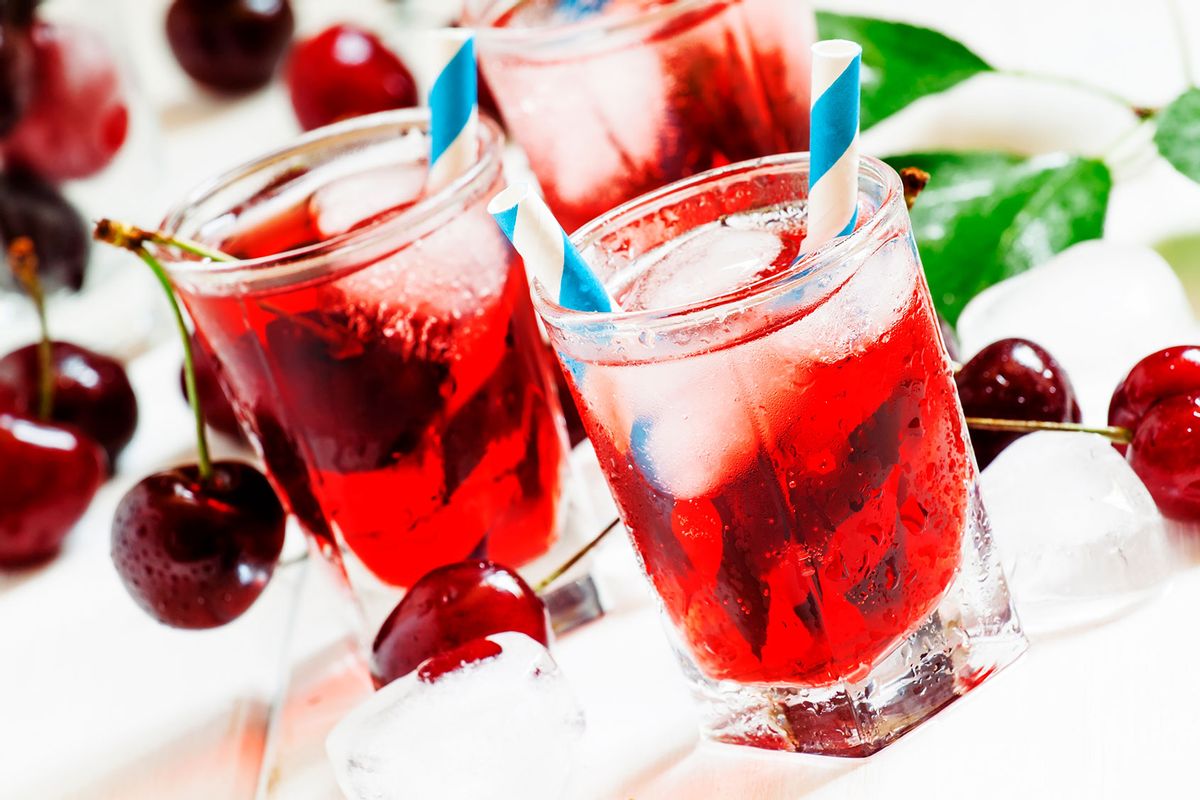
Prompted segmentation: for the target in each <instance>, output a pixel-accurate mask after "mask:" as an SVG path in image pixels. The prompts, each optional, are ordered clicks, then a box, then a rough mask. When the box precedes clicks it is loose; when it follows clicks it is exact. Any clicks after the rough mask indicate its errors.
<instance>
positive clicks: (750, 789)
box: [618, 741, 865, 800]
mask: <svg viewBox="0 0 1200 800" xmlns="http://www.w3.org/2000/svg"><path fill="white" fill-rule="evenodd" d="M672 762H673V763H672ZM863 763H865V761H864V760H863V759H840V758H826V757H820V756H808V755H800V754H797V753H781V752H772V751H769V750H756V749H754V748H752V747H735V746H732V745H726V744H717V743H715V742H708V741H701V742H699V743H698V744H697V745H696V747H695V748H693V749H692V750H690V751H686V752H683V753H680V754H678V755H677V756H676V757H674V758H673V759H671V760H667V761H666V762H665V763H659V764H656V765H655V766H654V768H653V769H652V770H647V772H646V774H643V775H642V776H639V777H638V778H636V779H634V780H632V781H630V782H629V783H628V784H626V786H624V787H622V789H621V792H620V793H619V795H618V796H620V797H636V798H637V800H656V799H657V798H663V800H666V798H672V800H673V799H674V798H680V797H703V798H705V800H721V798H729V800H735V799H736V800H743V799H744V798H751V797H752V798H755V800H774V798H780V800H783V799H784V798H786V799H787V800H795V798H799V797H803V796H804V795H806V794H808V793H809V792H813V791H815V790H817V789H818V788H820V787H822V786H824V785H825V784H827V783H829V782H830V781H833V780H836V779H837V778H840V777H842V776H843V775H846V774H848V773H850V772H853V771H854V770H855V769H858V767H860V766H861V765H862V764H863Z"/></svg>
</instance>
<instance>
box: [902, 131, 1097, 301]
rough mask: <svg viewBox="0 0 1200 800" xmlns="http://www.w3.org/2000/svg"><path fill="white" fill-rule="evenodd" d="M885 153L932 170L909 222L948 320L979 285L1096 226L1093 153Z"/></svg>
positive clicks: (1089, 235)
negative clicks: (1079, 155) (1086, 155)
mask: <svg viewBox="0 0 1200 800" xmlns="http://www.w3.org/2000/svg"><path fill="white" fill-rule="evenodd" d="M887 161H888V163H889V164H891V165H892V166H893V167H895V168H896V169H901V168H902V167H919V168H920V169H923V170H925V171H926V172H928V173H929V174H930V176H931V178H930V181H929V185H928V187H927V188H926V189H925V191H923V192H922V193H921V195H920V197H919V198H917V202H916V205H915V206H914V207H913V209H912V212H911V214H912V221H913V232H914V234H915V235H916V239H917V243H918V246H919V249H920V251H921V261H922V263H923V264H924V266H925V275H926V277H927V278H928V280H929V288H930V291H931V292H932V294H933V300H934V304H935V305H936V306H937V308H938V311H940V312H941V313H942V315H943V316H944V317H946V319H948V320H949V321H950V322H951V323H954V322H956V321H957V320H958V315H959V314H960V313H961V312H962V310H963V307H964V306H965V305H966V304H967V301H969V300H970V299H971V298H972V297H974V296H975V295H976V294H978V293H979V292H981V291H983V290H984V289H986V288H987V287H989V286H991V285H992V284H994V283H998V282H999V281H1002V280H1004V279H1005V278H1010V277H1012V276H1013V275H1017V274H1019V273H1021V272H1024V271H1025V270H1027V269H1029V268H1030V267H1033V266H1036V265H1038V264H1040V263H1042V262H1044V261H1046V260H1048V259H1049V258H1050V257H1051V256H1053V255H1054V254H1055V253H1058V252H1059V251H1061V250H1064V249H1066V248H1067V247H1069V246H1071V245H1072V244H1075V243H1076V242H1081V241H1085V240H1087V239H1096V238H1099V237H1100V236H1101V234H1102V233H1103V231H1104V216H1105V212H1106V210H1107V208H1108V195H1109V191H1110V190H1111V189H1112V176H1111V175H1110V174H1109V172H1108V168H1107V167H1106V166H1105V165H1104V163H1103V162H1101V161H1097V160H1095V159H1090V158H1077V157H1073V156H1068V155H1064V154H1052V155H1045V156H1035V157H1033V158H1025V157H1023V156H1016V155H1011V154H1008V153H995V152H969V153H950V152H942V153H917V154H911V155H902V156H894V157H892V158H888V159H887Z"/></svg>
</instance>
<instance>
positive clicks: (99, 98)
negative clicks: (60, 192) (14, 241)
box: [0, 22, 129, 183]
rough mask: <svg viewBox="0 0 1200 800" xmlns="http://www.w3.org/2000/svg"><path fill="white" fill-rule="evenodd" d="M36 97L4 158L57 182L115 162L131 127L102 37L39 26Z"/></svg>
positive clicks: (35, 50) (3, 146) (3, 149)
mask: <svg viewBox="0 0 1200 800" xmlns="http://www.w3.org/2000/svg"><path fill="white" fill-rule="evenodd" d="M32 37H33V95H32V99H31V100H30V102H29V107H28V108H27V109H26V110H25V113H24V115H22V117H21V120H20V122H18V123H17V125H16V127H15V128H13V129H12V131H10V132H9V134H8V137H7V138H6V139H5V140H4V142H3V143H2V144H0V152H3V155H4V161H5V163H6V164H7V165H9V166H10V167H12V166H21V167H24V168H26V169H28V170H29V171H31V172H33V173H35V174H37V175H40V176H41V177H42V178H44V179H45V180H47V181H50V182H51V183H58V182H61V181H65V180H69V179H72V178H85V177H87V176H89V175H92V174H94V173H96V172H99V171H100V170H101V169H103V168H104V167H105V166H107V165H108V163H109V162H110V161H112V159H113V157H114V156H115V155H116V154H117V151H118V150H120V149H121V145H123V144H124V143H125V137H126V134H127V133H128V132H129V108H128V106H127V105H126V102H125V97H124V90H123V88H122V86H121V79H120V75H119V74H118V73H117V67H116V64H115V62H114V61H113V57H112V53H111V52H109V49H108V46H107V45H106V44H105V42H104V40H103V39H101V38H100V37H99V36H98V35H97V34H95V33H93V32H92V31H90V30H88V29H86V28H81V27H78V26H74V25H57V24H56V25H50V24H47V23H44V22H38V23H35V24H34V26H33V28H32Z"/></svg>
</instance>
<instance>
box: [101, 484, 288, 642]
mask: <svg viewBox="0 0 1200 800" xmlns="http://www.w3.org/2000/svg"><path fill="white" fill-rule="evenodd" d="M212 466H213V474H212V476H211V478H210V479H209V480H207V481H202V480H201V479H200V471H199V468H198V467H196V466H194V465H189V466H186V467H179V468H177V469H172V470H167V471H165V472H158V473H155V474H154V475H151V476H149V477H147V478H145V479H144V480H142V481H141V482H140V483H138V484H137V485H136V486H134V487H133V488H132V489H130V490H129V492H128V493H127V494H126V495H125V497H124V498H122V500H121V503H120V505H119V506H118V507H117V513H116V516H115V517H114V518H113V526H112V560H113V564H114V565H115V566H116V568H117V573H118V574H119V575H120V576H121V581H122V582H123V583H124V584H125V588H126V589H127V590H128V591H129V594H130V595H131V596H132V597H133V599H134V600H135V601H136V602H137V604H138V605H139V606H141V607H142V609H143V610H145V611H146V612H147V613H148V614H150V616H152V617H154V618H155V619H157V620H158V621H159V622H162V623H164V624H166V625H171V626H174V627H176V628H213V627H216V626H218V625H224V624H225V623H227V622H230V621H231V620H234V619H236V618H237V617H238V616H240V615H241V614H242V613H243V612H244V611H245V610H246V609H247V608H249V607H250V605H251V604H252V603H253V602H254V601H255V600H256V599H257V598H258V596H259V595H260V594H261V593H262V590H263V588H264V587H265V586H266V585H267V581H268V580H270V578H271V573H272V572H273V571H274V569H275V564H276V562H278V560H279V552H280V550H281V549H282V548H283V537H284V520H285V516H284V513H283V506H281V505H280V503H279V498H278V497H277V496H276V495H275V492H274V490H273V489H272V488H271V485H270V484H269V483H267V479H266V478H265V477H264V476H263V474H262V473H261V472H259V471H258V470H256V469H255V468H254V467H252V466H250V465H249V464H241V463H237V462H231V461H218V462H214V463H213V465H212Z"/></svg>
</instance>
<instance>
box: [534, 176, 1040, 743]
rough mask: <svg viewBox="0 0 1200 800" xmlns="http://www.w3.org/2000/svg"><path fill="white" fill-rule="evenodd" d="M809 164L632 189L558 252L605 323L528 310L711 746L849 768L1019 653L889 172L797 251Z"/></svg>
mask: <svg viewBox="0 0 1200 800" xmlns="http://www.w3.org/2000/svg"><path fill="white" fill-rule="evenodd" d="M808 170H809V160H808V155H807V154H791V155H784V156H774V157H769V158H764V159H760V160H756V161H750V162H746V163H741V164H734V165H729V166H726V167H723V168H721V169H717V170H713V171H711V172H708V173H705V174H702V175H698V176H695V177H693V178H690V179H688V180H685V181H682V182H679V183H676V184H674V185H671V186H668V187H665V188H663V189H661V190H659V191H656V192H654V193H651V194H648V195H646V196H644V197H641V198H638V199H636V200H634V201H632V202H630V203H628V204H626V205H624V206H622V207H620V208H617V209H616V210H614V211H612V212H611V213H609V214H607V215H606V216H604V217H602V218H600V219H598V220H596V221H594V222H592V223H590V224H589V225H587V226H585V227H584V228H583V229H582V230H580V231H579V232H578V233H576V235H575V236H574V237H572V241H573V242H574V243H575V244H576V245H577V246H578V247H579V249H580V251H581V252H582V255H583V257H584V259H585V261H586V262H587V263H588V264H590V265H591V266H592V268H593V269H595V270H596V272H597V274H598V275H600V276H601V277H602V279H603V280H604V281H605V284H606V286H607V288H608V289H609V291H610V292H611V294H612V295H613V297H614V298H616V299H617V301H618V304H619V306H620V308H621V310H620V311H617V312H613V313H605V314H596V313H584V312H578V311H572V310H569V309H566V308H564V307H561V306H559V305H558V304H556V303H555V302H554V300H553V299H552V298H551V297H549V296H548V295H547V294H545V292H544V291H543V290H542V288H541V287H540V286H539V287H535V298H534V303H535V307H536V308H537V310H538V311H539V313H540V315H541V318H542V320H543V321H544V322H545V324H546V327H547V329H548V331H549V334H550V337H551V341H552V343H553V344H554V346H555V348H556V350H557V352H558V354H559V357H560V359H561V361H562V362H563V364H564V366H565V367H566V369H567V373H568V374H569V375H570V377H571V383H572V387H571V388H572V391H573V392H574V394H575V396H576V399H577V401H578V403H579V407H580V409H581V411H582V415H583V419H584V423H585V425H586V427H587V429H588V433H589V435H590V436H591V440H592V443H593V444H594V445H595V448H596V452H597V455H598V456H599V460H600V464H601V465H602V467H603V468H604V471H605V474H606V478H607V480H608V484H609V487H610V489H611V490H612V493H613V495H614V497H615V499H616V501H617V504H618V506H619V508H620V513H621V516H622V519H623V520H624V522H625V524H626V526H627V527H628V529H629V531H630V535H631V537H632V539H633V543H634V546H635V548H636V550H637V552H638V554H639V556H640V558H641V561H642V566H643V568H644V570H645V573H646V575H647V576H648V577H649V579H650V581H651V582H652V583H653V585H654V588H655V590H656V591H657V594H658V597H659V598H660V600H661V603H662V607H663V610H664V611H665V614H666V618H667V620H668V621H669V629H670V632H671V635H672V637H673V639H674V641H675V645H676V648H677V651H678V654H679V657H680V660H681V662H682V663H683V665H684V669H685V671H686V673H687V675H688V678H689V679H690V682H691V685H692V687H693V689H694V692H695V694H696V695H697V696H698V697H699V698H700V700H701V701H702V705H703V708H704V715H703V718H704V722H703V724H704V728H705V731H706V733H707V734H708V735H709V736H710V737H712V738H714V739H717V740H721V741H726V742H733V743H740V744H748V745H753V746H757V747H763V748H771V749H781V750H791V751H800V752H808V753H823V754H831V755H841V756H862V755H867V754H869V753H872V752H874V751H876V750H878V749H879V748H881V747H883V746H884V745H886V744H888V743H889V742H891V741H892V740H894V739H895V738H896V737H898V736H900V735H901V734H903V733H905V732H906V731H908V730H910V729H911V728H912V727H914V726H916V725H918V724H919V723H921V722H922V721H923V720H925V719H927V718H928V717H929V716H931V715H932V714H934V713H935V712H936V711H937V710H939V709H940V708H942V707H943V706H945V705H946V704H948V703H950V702H952V701H953V700H954V699H955V698H957V697H959V696H961V695H962V694H964V693H965V692H967V691H969V690H971V689H972V688H974V687H975V686H977V685H978V684H979V683H980V682H981V681H983V680H984V679H985V678H987V677H988V676H989V675H991V674H993V673H994V672H996V671H997V670H998V669H999V668H1001V667H1003V666H1004V665H1006V664H1008V663H1009V662H1011V661H1012V660H1013V659H1014V658H1015V657H1016V656H1017V655H1019V654H1020V653H1021V652H1022V650H1023V649H1024V648H1025V646H1026V645H1025V639H1024V636H1023V634H1022V632H1021V629H1020V627H1019V624H1018V621H1017V619H1016V616H1015V615H1014V613H1013V610H1012V608H1011V605H1010V602H1009V596H1008V590H1007V588H1006V585H1005V581H1004V577H1003V575H1002V573H1001V570H1000V567H999V565H998V561H997V558H996V554H995V553H994V551H993V548H992V542H991V537H990V534H989V531H988V522H987V516H986V514H985V512H984V509H983V507H982V505H981V504H980V501H979V496H978V492H977V490H976V483H977V470H976V465H975V462H974V457H973V455H972V453H971V448H970V445H969V443H968V440H967V435H966V426H965V424H964V420H963V415H962V410H961V408H960V405H959V401H958V395H957V392H956V390H955V385H954V380H953V375H952V372H951V364H950V361H949V358H948V357H947V355H946V351H945V347H944V345H943V342H942V340H941V335H940V332H939V328H938V324H937V318H936V316H935V314H934V310H933V306H932V303H931V300H930V295H929V290H928V287H927V286H926V283H925V279H924V275H923V273H922V270H921V264H920V261H919V259H918V256H917V251H916V248H915V246H914V243H913V238H912V231H911V222H910V220H909V217H908V213H907V210H906V208H905V205H904V197H903V189H902V186H901V183H900V180H899V177H898V176H897V175H896V173H895V172H894V171H893V170H892V169H890V168H889V167H887V166H886V165H884V164H883V163H881V162H879V161H876V160H874V159H870V158H864V159H863V160H862V165H861V169H860V171H859V223H858V226H857V229H856V230H855V231H854V232H853V233H851V234H850V235H849V236H846V237H843V238H841V239H837V240H835V241H833V242H832V243H829V244H826V245H823V246H819V247H814V248H811V249H805V248H804V231H805V219H806V205H805V204H806V197H807V192H808Z"/></svg>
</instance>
